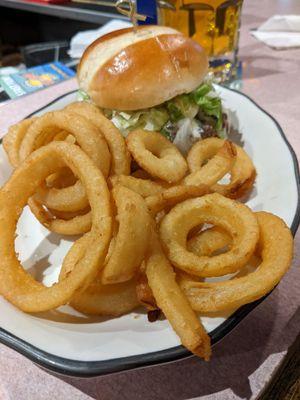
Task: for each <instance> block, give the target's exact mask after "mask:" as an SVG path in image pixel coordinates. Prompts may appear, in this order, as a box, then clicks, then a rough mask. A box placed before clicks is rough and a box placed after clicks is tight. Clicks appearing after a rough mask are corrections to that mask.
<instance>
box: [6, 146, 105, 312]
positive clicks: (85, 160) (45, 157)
mask: <svg viewBox="0 0 300 400" xmlns="http://www.w3.org/2000/svg"><path fill="white" fill-rule="evenodd" d="M63 165H67V166H68V167H69V168H71V170H72V171H73V172H74V173H75V174H76V175H77V176H78V177H79V179H80V180H81V181H82V182H83V184H84V186H85V188H86V193H87V196H88V198H89V202H90V206H91V214H92V228H91V231H90V232H89V233H88V234H87V235H88V238H89V243H90V245H89V246H88V248H87V250H86V252H85V254H84V256H83V257H82V258H81V259H80V260H79V261H78V263H77V264H76V265H75V266H74V268H73V270H72V271H71V272H70V274H69V275H68V276H67V277H66V279H63V280H62V281H61V282H59V283H57V284H55V285H53V286H51V287H45V286H44V285H43V284H41V283H39V282H37V281H36V280H35V279H33V277H32V276H31V275H29V274H28V273H27V272H26V271H25V270H24V269H23V268H22V267H21V265H20V262H19V261H18V259H17V255H16V253H15V250H14V245H13V244H14V241H15V229H16V224H17V221H18V218H19V217H20V215H21V212H22V209H23V207H24V206H25V205H26V202H27V199H28V198H30V197H31V196H32V195H33V193H34V192H35V190H36V188H37V187H38V186H39V184H40V183H41V182H42V181H43V180H44V179H45V178H46V177H47V176H49V175H50V174H52V173H53V172H55V170H57V168H58V167H63ZM95 186H96V187H98V188H101V190H96V191H95ZM100 192H101V194H100ZM6 204H10V208H9V212H8V210H7V207H5V205H6ZM111 227H112V220H111V210H110V199H109V192H108V188H107V185H106V182H105V179H104V177H103V175H102V174H101V172H100V171H99V169H98V168H96V166H95V165H94V163H93V162H92V161H91V160H90V159H89V157H88V156H87V155H86V154H85V153H84V152H83V151H82V150H81V149H80V148H79V147H78V146H75V145H70V144H66V143H63V142H61V143H60V142H57V143H50V144H49V145H47V146H44V147H42V148H40V149H38V150H37V151H35V152H34V153H33V154H31V155H30V156H29V157H28V158H27V159H26V160H25V161H24V162H23V163H22V165H21V166H20V167H18V168H17V169H16V171H15V172H14V173H13V175H12V177H11V178H10V180H9V181H8V182H7V183H6V184H5V185H4V187H3V188H2V189H1V191H0V235H1V241H0V254H1V257H0V293H1V294H2V295H3V296H4V297H5V298H6V299H7V300H8V301H10V302H11V303H12V304H14V305H15V306H17V307H18V308H20V309H21V310H23V311H26V312H40V311H47V310H50V309H53V308H56V307H58V306H60V305H62V304H65V303H67V302H68V301H69V299H70V298H71V297H72V296H73V294H74V293H75V291H76V290H78V289H79V288H80V287H81V286H84V285H86V284H89V282H90V281H91V280H92V279H93V278H94V277H95V275H96V273H97V271H98V269H99V265H101V263H103V261H104V258H105V255H106V251H107V248H108V244H109V240H110V237H111Z"/></svg>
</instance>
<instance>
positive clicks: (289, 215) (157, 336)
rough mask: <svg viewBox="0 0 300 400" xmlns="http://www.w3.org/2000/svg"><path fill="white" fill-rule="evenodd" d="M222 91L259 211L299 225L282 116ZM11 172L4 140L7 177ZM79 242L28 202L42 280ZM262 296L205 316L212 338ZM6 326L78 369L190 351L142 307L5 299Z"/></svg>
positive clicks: (31, 250)
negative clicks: (101, 310) (50, 306)
mask: <svg viewBox="0 0 300 400" xmlns="http://www.w3.org/2000/svg"><path fill="white" fill-rule="evenodd" d="M218 90H219V91H220V93H221V96H222V98H223V101H224V105H225V107H226V108H228V109H230V110H231V113H232V115H233V119H234V125H235V127H236V128H238V130H239V131H240V132H241V133H242V140H243V142H244V146H245V149H246V151H247V152H248V154H249V155H250V156H251V158H252V159H253V161H254V164H255V166H256V168H257V172H258V176H257V180H256V184H255V188H254V190H253V192H252V194H251V197H250V198H249V199H248V201H247V204H249V206H250V207H251V208H252V209H253V210H255V211H260V210H266V211H270V212H272V213H274V214H277V215H278V216H280V217H281V218H283V219H284V220H285V221H286V223H287V224H288V225H289V226H290V227H291V228H292V231H293V232H295V231H296V229H297V227H298V224H299V187H298V182H299V172H298V164H297V160H296V157H295V155H294V152H293V150H292V149H291V147H290V145H289V144H288V142H287V140H286V138H285V136H284V134H283V132H282V130H281V128H280V127H279V125H278V124H277V122H276V121H275V120H274V119H273V118H272V117H271V116H270V115H268V114H267V113H266V112H265V111H263V110H262V109H261V108H260V107H259V106H257V105H256V104H255V103H254V102H253V101H252V100H251V99H249V98H248V97H246V96H245V95H243V94H241V93H238V92H235V91H232V90H229V89H225V88H221V87H218ZM75 100H76V92H72V93H69V94H67V95H64V96H62V97H60V98H58V99H57V100H55V101H54V102H52V103H51V104H49V105H47V106H46V107H44V108H43V109H40V110H37V111H36V112H35V113H34V114H35V115H41V114H43V113H45V112H47V111H51V110H56V109H61V108H63V107H64V106H66V105H67V104H69V103H71V102H73V101H75ZM233 140H234V138H233ZM10 172H11V171H10V167H9V165H8V161H7V158H6V155H5V153H4V151H3V149H2V147H1V148H0V184H3V183H4V182H5V181H6V179H7V178H8V176H9V174H10ZM71 244H72V241H71V240H70V238H68V237H61V236H59V235H55V234H53V233H49V232H48V231H47V229H45V228H44V227H43V226H41V225H40V224H39V223H38V222H37V221H36V220H35V218H34V217H33V216H32V215H31V213H30V211H29V210H28V208H25V209H24V212H23V214H22V217H21V219H20V221H19V223H18V238H17V240H16V249H17V251H18V252H19V254H20V260H21V261H22V263H23V265H24V268H27V269H30V271H31V273H32V274H34V276H35V277H36V278H37V279H39V280H42V281H43V282H44V283H45V284H46V285H50V284H52V283H53V282H55V280H56V279H57V276H58V271H59V268H60V264H61V261H62V258H63V256H64V254H65V252H66V250H67V249H68V248H69V247H70V246H71ZM33 265H35V267H33ZM260 301H261V300H260ZM260 301H258V302H255V303H252V304H249V305H246V306H244V307H242V308H241V309H239V310H237V311H236V312H235V313H233V314H232V315H231V316H229V315H222V316H219V317H217V318H202V322H203V324H204V326H205V328H206V329H207V331H208V332H209V333H210V335H211V338H212V342H213V343H216V342H217V341H218V340H220V339H221V338H222V337H223V336H224V335H225V334H226V333H228V332H230V331H231V330H232V328H233V327H234V326H235V325H237V324H238V323H239V322H240V321H241V320H242V319H243V318H244V317H245V316H246V315H247V314H248V313H249V312H250V311H251V310H252V309H253V308H254V307H255V306H256V305H257V304H258V303H259V302H260ZM0 326H1V330H0V341H2V342H3V343H5V344H7V345H8V346H10V347H13V348H14V349H16V350H17V351H19V352H20V353H22V354H24V355H26V356H27V357H29V358H30V359H32V360H33V361H35V362H37V363H39V364H40V365H42V366H44V367H46V368H49V369H52V370H54V371H56V372H60V373H65V374H71V375H78V376H92V375H100V374H104V373H110V372H114V371H120V370H125V369H129V368H135V367H139V366H145V365H149V364H155V363H160V362H167V361H171V360H175V359H178V358H182V357H185V356H187V355H189V353H188V351H187V350H186V349H184V348H183V347H182V346H180V342H179V340H178V337H177V336H176V334H175V333H174V332H173V330H172V328H171V327H170V326H169V324H168V322H167V321H166V320H164V321H157V322H155V323H152V324H151V323H149V322H148V321H147V316H146V314H145V313H144V312H143V311H142V310H141V311H137V312H134V313H131V314H128V315H125V316H122V317H120V318H95V317H93V318H91V317H87V316H84V315H82V314H80V313H78V312H75V311H74V310H72V309H71V308H70V307H67V306H66V307H61V308H60V309H59V310H57V311H53V312H48V313H43V314H39V315H29V314H24V313H22V312H21V311H19V310H18V309H16V308H15V307H13V306H12V305H11V304H9V303H8V302H6V301H5V300H4V299H3V298H0Z"/></svg>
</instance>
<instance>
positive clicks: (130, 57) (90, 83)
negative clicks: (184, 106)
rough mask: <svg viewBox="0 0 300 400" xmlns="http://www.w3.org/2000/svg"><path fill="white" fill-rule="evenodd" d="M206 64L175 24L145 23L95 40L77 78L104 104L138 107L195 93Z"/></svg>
mask: <svg viewBox="0 0 300 400" xmlns="http://www.w3.org/2000/svg"><path fill="white" fill-rule="evenodd" d="M207 68H208V60H207V56H206V54H205V52H204V50H203V48H202V47H201V46H200V45H199V44H198V43H196V42H195V41H193V40H192V39H189V38H187V37H185V36H184V35H183V34H182V33H180V32H178V31H176V30H175V29H172V28H168V27H164V26H155V25H146V26H140V27H138V29H137V31H136V32H134V31H133V29H132V28H128V29H121V30H119V31H115V32H112V33H109V34H107V35H105V36H102V37H101V38H99V39H97V40H96V41H95V42H93V43H92V44H91V45H90V46H89V47H88V48H87V49H86V50H85V52H84V54H83V56H82V58H81V62H80V64H79V68H78V82H79V86H80V88H81V89H83V90H84V91H85V92H86V93H87V94H88V95H89V96H90V97H91V99H92V100H93V102H94V103H95V104H96V105H98V106H99V107H101V108H109V109H114V110H124V111H126V110H128V111H129V110H139V109H143V108H149V107H154V106H157V105H159V104H161V103H164V102H165V101H167V100H170V99H171V98H173V97H175V96H177V95H179V94H183V93H189V92H191V91H192V90H194V89H195V88H196V87H197V86H199V85H200V84H201V83H202V81H203V78H204V77H205V75H206V73H207Z"/></svg>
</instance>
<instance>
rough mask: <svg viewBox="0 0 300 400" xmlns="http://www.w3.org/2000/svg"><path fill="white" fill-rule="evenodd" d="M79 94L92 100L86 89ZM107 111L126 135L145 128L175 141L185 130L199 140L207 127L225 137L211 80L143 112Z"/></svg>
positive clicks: (82, 97) (219, 102)
mask: <svg viewBox="0 0 300 400" xmlns="http://www.w3.org/2000/svg"><path fill="white" fill-rule="evenodd" d="M78 95H79V97H80V98H81V99H82V100H89V96H88V95H87V94H86V93H85V92H83V91H82V90H80V91H79V92H78ZM103 112H104V114H105V115H106V116H107V117H108V118H109V119H110V120H111V121H112V122H113V123H114V124H115V126H116V127H117V128H119V129H120V130H121V132H122V133H123V135H124V136H127V134H128V133H129V132H130V131H132V130H134V129H137V128H143V129H146V130H149V131H158V132H161V133H162V134H163V135H165V136H166V137H167V138H169V139H170V140H172V141H173V140H174V139H175V136H176V135H177V134H178V132H180V135H179V136H182V132H183V131H184V130H185V131H186V130H189V131H190V132H191V135H192V136H193V137H196V136H197V137H198V136H199V135H200V133H199V132H200V131H201V129H202V126H205V125H209V126H211V127H212V128H213V129H214V130H215V131H216V132H217V134H218V135H219V136H220V137H222V136H224V130H223V112H222V103H221V99H220V97H219V95H218V94H217V92H216V91H215V89H214V87H213V85H212V83H211V82H209V81H206V82H204V83H202V84H201V85H200V86H199V87H198V88H197V89H195V90H194V91H193V92H191V93H189V94H182V95H179V96H176V97H174V98H173V99H171V100H168V101H166V102H165V103H163V104H161V105H159V106H157V107H152V108H148V109H144V110H139V111H118V110H108V109H104V110H103ZM188 120H189V121H190V122H188ZM183 127H185V128H183ZM192 131H193V132H192ZM196 131H197V134H195V132H196Z"/></svg>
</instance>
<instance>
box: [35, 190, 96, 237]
mask: <svg viewBox="0 0 300 400" xmlns="http://www.w3.org/2000/svg"><path fill="white" fill-rule="evenodd" d="M27 204H28V205H29V207H30V210H31V212H32V214H33V215H34V216H35V217H36V219H37V220H38V221H39V222H40V223H41V224H42V225H44V227H45V228H47V229H48V230H49V231H51V232H55V233H59V234H61V235H80V234H82V233H86V232H89V231H90V229H91V224H92V214H91V212H87V213H86V214H83V215H81V214H80V213H81V211H79V212H78V211H77V212H74V216H73V217H72V214H73V213H72V212H69V213H67V215H68V217H69V218H67V219H66V218H65V216H66V214H64V211H56V210H49V209H47V208H45V207H43V206H42V205H41V204H40V203H38V202H37V201H36V200H35V198H34V197H31V198H30V199H28V202H27ZM84 210H85V209H84Z"/></svg>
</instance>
